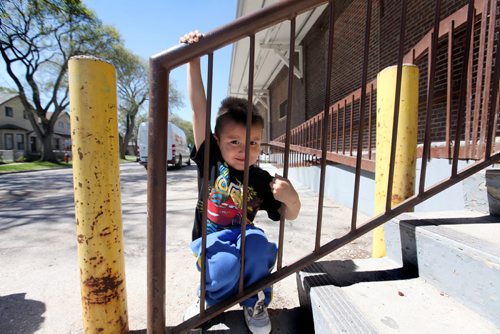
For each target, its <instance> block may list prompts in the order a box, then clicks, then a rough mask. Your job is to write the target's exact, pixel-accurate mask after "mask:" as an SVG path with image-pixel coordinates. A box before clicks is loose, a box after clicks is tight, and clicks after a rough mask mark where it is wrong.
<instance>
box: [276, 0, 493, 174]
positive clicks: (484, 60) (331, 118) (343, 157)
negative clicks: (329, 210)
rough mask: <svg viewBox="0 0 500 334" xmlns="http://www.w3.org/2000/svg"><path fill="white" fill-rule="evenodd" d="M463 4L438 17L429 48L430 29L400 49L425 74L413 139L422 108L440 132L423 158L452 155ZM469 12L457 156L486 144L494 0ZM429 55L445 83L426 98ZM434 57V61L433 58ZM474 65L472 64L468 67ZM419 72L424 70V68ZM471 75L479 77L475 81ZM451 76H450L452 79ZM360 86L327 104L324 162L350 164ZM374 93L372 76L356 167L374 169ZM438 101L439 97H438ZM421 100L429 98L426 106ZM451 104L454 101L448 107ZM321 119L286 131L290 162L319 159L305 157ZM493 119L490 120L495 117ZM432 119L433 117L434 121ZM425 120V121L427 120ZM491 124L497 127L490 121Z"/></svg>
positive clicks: (473, 153) (317, 141) (316, 142)
mask: <svg viewBox="0 0 500 334" xmlns="http://www.w3.org/2000/svg"><path fill="white" fill-rule="evenodd" d="M467 7H468V6H464V7H462V8H461V9H459V10H458V11H456V12H454V13H452V14H451V15H449V16H448V17H446V18H444V19H442V20H440V22H439V25H438V26H437V29H436V31H438V34H439V40H438V43H439V45H437V46H435V49H434V50H433V45H432V36H433V31H434V29H431V30H430V31H429V32H428V33H427V34H425V35H424V36H423V37H422V38H421V40H420V41H419V42H417V43H416V44H415V46H413V47H412V48H411V49H410V50H408V51H407V52H406V53H405V56H404V58H403V62H404V63H411V64H416V65H418V66H419V68H421V69H423V70H424V72H427V78H426V77H425V75H422V77H421V81H422V84H421V85H420V92H419V96H420V99H421V101H423V102H424V103H421V104H420V107H419V115H422V117H421V119H420V121H419V138H418V142H419V143H423V142H424V131H425V126H426V124H427V122H426V121H425V119H423V116H425V115H427V114H429V113H428V112H426V109H429V110H436V109H437V111H434V114H435V115H436V114H438V115H439V117H440V119H441V122H442V123H443V124H444V125H443V126H442V127H443V129H444V131H443V132H442V133H439V134H438V135H436V134H434V135H433V136H432V138H431V141H432V142H433V143H434V144H433V145H431V148H430V153H429V157H430V158H447V159H451V158H452V147H453V143H454V138H453V136H454V134H455V131H454V127H455V125H456V123H455V122H453V121H452V115H454V114H456V108H457V107H456V105H455V102H456V101H455V100H458V95H459V94H458V91H456V90H454V88H453V86H454V70H455V69H454V64H453V61H454V58H455V54H456V53H457V52H459V50H457V46H456V45H454V43H455V40H458V39H460V38H463V35H464V33H465V32H464V29H463V28H464V27H465V26H466V24H467ZM474 7H475V11H474V16H473V22H472V27H474V28H473V33H472V35H471V42H470V43H471V46H473V47H471V48H470V49H469V62H468V68H467V79H466V80H467V87H468V88H469V89H467V95H466V99H467V101H468V102H467V104H466V113H465V124H464V134H462V135H461V138H460V146H461V150H460V152H459V154H460V159H471V160H479V159H481V157H482V156H484V151H485V149H486V136H487V127H486V125H487V121H486V113H487V109H486V108H484V107H483V106H485V105H488V104H489V98H490V96H489V95H490V94H485V93H484V92H489V91H490V84H491V74H492V65H493V54H494V48H495V44H494V38H495V22H496V21H497V15H496V2H495V1H491V2H490V1H487V0H478V1H476V2H475V3H474ZM433 57H435V58H434V67H435V68H434V69H433V71H434V72H441V73H443V77H444V78H445V80H443V79H441V81H443V83H446V88H445V89H441V90H440V91H439V92H436V93H434V97H433V98H432V99H428V98H427V94H428V93H430V92H431V91H430V89H433V86H431V84H432V85H433V84H434V83H435V80H434V79H433V80H432V81H431V80H430V75H431V74H430V71H429V69H430V64H431V63H432V62H433ZM438 57H440V58H441V60H440V61H439V63H437V62H436V59H437V58H438ZM473 68H475V69H473ZM424 74H425V73H424ZM476 78H483V80H477V79H476ZM455 80H456V78H455ZM361 93H362V89H361V88H358V89H357V90H355V91H353V92H351V93H349V94H346V95H345V96H344V97H342V98H341V99H339V100H337V101H335V102H333V103H331V104H330V105H329V107H328V109H327V110H328V117H327V119H326V122H327V123H328V135H327V138H326V140H327V155H326V159H327V161H329V162H331V163H339V164H343V165H347V166H351V167H356V152H357V145H358V143H357V140H358V138H357V134H358V131H357V130H358V127H359V126H360V117H359V114H360V110H361V108H360V107H361V104H360V103H361ZM376 94H377V80H376V79H372V80H371V81H369V82H368V83H367V86H366V89H365V96H364V98H365V101H367V104H366V105H365V108H366V114H367V117H366V118H365V119H364V120H363V122H364V124H362V125H363V126H364V127H365V128H366V131H364V133H363V137H362V141H361V143H362V166H361V168H362V169H363V170H366V171H370V172H373V171H374V170H375V163H374V161H375V124H376V117H377V113H376V109H377V106H376ZM443 100H444V101H443ZM425 102H428V103H430V106H427V105H426V103H425ZM454 105H455V106H454ZM324 121H325V112H324V111H322V112H320V113H318V114H317V115H315V116H314V117H311V118H310V119H309V120H307V121H306V122H304V123H302V124H300V125H298V126H296V127H294V128H293V129H292V130H291V133H290V135H291V143H292V146H291V150H292V152H294V154H295V155H296V156H297V157H298V159H296V162H295V165H300V166H301V165H308V164H310V163H314V161H319V159H317V160H316V159H311V157H319V156H321V133H322V129H323V122H324ZM495 122H496V120H495ZM434 123H436V121H434ZM429 124H430V123H429ZM494 129H496V130H497V131H498V128H497V125H496V123H495V125H494ZM285 138H286V134H283V135H281V136H278V137H277V138H275V139H274V140H273V141H272V142H271V144H272V145H273V147H275V150H274V151H275V152H283V150H280V148H283V147H284V143H285ZM422 155H423V146H422V145H420V146H419V147H418V149H417V156H418V157H420V158H421V157H422Z"/></svg>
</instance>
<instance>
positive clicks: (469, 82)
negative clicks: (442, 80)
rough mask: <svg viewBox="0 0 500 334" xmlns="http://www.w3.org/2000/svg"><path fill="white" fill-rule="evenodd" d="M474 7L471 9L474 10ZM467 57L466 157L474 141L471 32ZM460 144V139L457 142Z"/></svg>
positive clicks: (472, 38)
mask: <svg viewBox="0 0 500 334" xmlns="http://www.w3.org/2000/svg"><path fill="white" fill-rule="evenodd" d="M474 10H475V9H473V11H474ZM472 20H473V23H472V27H473V26H474V20H475V15H474V16H473V19H472ZM469 44H470V45H469V49H468V50H469V58H468V60H467V64H468V65H467V66H468V70H467V73H468V74H467V88H466V95H467V98H466V100H465V103H466V109H465V136H464V147H465V155H466V156H467V158H470V157H471V156H472V146H471V145H473V143H474V138H472V134H471V130H472V125H471V123H472V121H473V120H472V117H473V116H472V71H473V67H472V66H473V62H474V57H473V53H474V33H473V32H472V35H471V39H470V41H469ZM458 143H459V145H460V141H459V142H458Z"/></svg>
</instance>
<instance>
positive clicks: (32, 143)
mask: <svg viewBox="0 0 500 334" xmlns="http://www.w3.org/2000/svg"><path fill="white" fill-rule="evenodd" d="M30 151H31V153H37V152H38V151H37V149H36V137H30Z"/></svg>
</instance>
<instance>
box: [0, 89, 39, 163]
mask: <svg viewBox="0 0 500 334" xmlns="http://www.w3.org/2000/svg"><path fill="white" fill-rule="evenodd" d="M39 151H40V143H39V141H38V139H37V137H36V135H35V133H34V131H33V128H32V126H31V123H30V121H29V119H28V115H27V114H26V111H25V110H24V107H23V104H22V102H21V98H20V97H19V95H18V94H15V93H5V92H0V152H2V154H1V155H2V156H1V157H0V160H2V161H14V160H18V159H19V158H21V157H23V156H25V155H27V154H36V153H38V152H39Z"/></svg>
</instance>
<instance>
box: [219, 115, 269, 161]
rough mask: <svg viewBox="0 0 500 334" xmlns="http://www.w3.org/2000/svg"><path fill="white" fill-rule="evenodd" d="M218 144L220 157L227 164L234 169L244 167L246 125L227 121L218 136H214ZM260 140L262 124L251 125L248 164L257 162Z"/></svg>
mask: <svg viewBox="0 0 500 334" xmlns="http://www.w3.org/2000/svg"><path fill="white" fill-rule="evenodd" d="M215 138H216V140H217V143H218V144H219V148H220V151H221V153H222V157H223V158H224V160H225V161H226V162H227V163H228V165H229V166H231V167H233V168H234V169H236V170H244V169H245V141H246V127H245V126H244V125H243V124H240V123H236V122H231V121H229V122H227V123H226V124H224V126H223V127H222V129H221V131H220V136H219V137H217V136H215ZM261 142H262V126H260V125H252V128H251V131H250V157H249V166H251V165H253V164H254V163H256V162H257V159H258V157H259V153H260V144H261Z"/></svg>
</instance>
